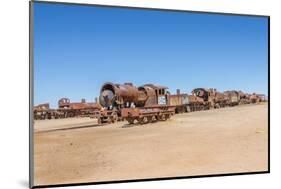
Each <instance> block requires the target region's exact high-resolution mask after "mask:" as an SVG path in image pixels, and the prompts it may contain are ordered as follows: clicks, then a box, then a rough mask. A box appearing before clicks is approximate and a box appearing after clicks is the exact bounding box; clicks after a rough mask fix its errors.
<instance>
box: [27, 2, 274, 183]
mask: <svg viewBox="0 0 281 189" xmlns="http://www.w3.org/2000/svg"><path fill="white" fill-rule="evenodd" d="M269 24H270V23H269V16H264V15H246V14H245V15H243V14H229V13H213V12H196V11H183V10H166V9H156V8H137V7H122V6H108V5H91V4H75V3H55V2H44V1H31V2H30V187H34V188H36V187H53V186H69V185H80V184H101V183H115V182H131V181H149V180H161V179H164V180H165V179H180V178H194V177H207V176H226V175H236V174H254V173H255V174H257V173H269V168H270V167H269V165H270V164H269V147H270V146H269V128H270V126H269V101H270V98H269V97H270V91H269V60H270V57H269V34H270V31H269Z"/></svg>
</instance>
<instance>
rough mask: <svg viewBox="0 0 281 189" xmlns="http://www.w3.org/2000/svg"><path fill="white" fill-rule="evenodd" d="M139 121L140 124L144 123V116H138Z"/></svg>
mask: <svg viewBox="0 0 281 189" xmlns="http://www.w3.org/2000/svg"><path fill="white" fill-rule="evenodd" d="M138 122H139V124H141V125H142V124H143V117H142V118H138Z"/></svg>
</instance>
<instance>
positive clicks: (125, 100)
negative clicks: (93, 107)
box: [96, 83, 175, 124]
mask: <svg viewBox="0 0 281 189" xmlns="http://www.w3.org/2000/svg"><path fill="white" fill-rule="evenodd" d="M99 102H100V104H101V106H102V107H103V108H102V110H101V111H100V112H99V115H98V114H97V115H96V117H97V118H98V120H99V123H108V122H115V121H117V120H118V118H122V119H126V120H127V121H128V122H129V123H130V124H132V123H134V122H135V121H137V122H139V123H141V124H143V123H149V122H153V121H158V120H166V119H168V118H170V117H171V116H172V115H173V114H174V112H175V108H174V107H173V106H170V105H169V92H168V91H167V87H164V86H157V85H153V84H146V85H143V86H140V87H135V86H134V85H133V84H132V83H125V84H113V83H105V84H104V85H103V86H102V88H101V91H100V97H99Z"/></svg>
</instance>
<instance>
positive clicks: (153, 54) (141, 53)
mask: <svg viewBox="0 0 281 189" xmlns="http://www.w3.org/2000/svg"><path fill="white" fill-rule="evenodd" d="M34 10H35V14H34V84H35V86H34V103H35V104H38V103H44V102H50V103H51V106H52V107H57V101H58V99H59V98H61V97H69V98H70V99H71V101H80V99H81V98H86V100H87V101H93V100H94V98H95V97H97V96H98V95H99V91H100V87H101V85H102V84H103V83H104V82H107V81H110V82H114V83H124V82H133V83H134V84H135V85H137V86H139V85H142V84H145V83H154V84H159V85H165V86H168V87H169V89H170V91H171V92H172V93H174V92H175V91H176V89H177V88H179V89H181V91H182V92H187V93H190V91H191V90H192V89H193V88H195V87H206V88H209V87H213V88H217V89H218V90H220V91H224V90H228V89H241V90H243V91H246V92H257V93H264V94H266V95H267V88H268V85H267V82H268V79H267V77H268V68H267V66H268V54H267V48H268V40H267V35H268V29H267V28H268V22H267V18H265V17H247V16H229V15H228V16H226V15H214V14H200V13H183V12H165V11H155V10H138V9H123V8H105V7H92V6H71V5H62V4H46V3H35V9H34Z"/></svg>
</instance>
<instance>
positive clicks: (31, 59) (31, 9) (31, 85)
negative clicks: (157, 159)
mask: <svg viewBox="0 0 281 189" xmlns="http://www.w3.org/2000/svg"><path fill="white" fill-rule="evenodd" d="M35 2H36V3H51V4H65V5H77V6H94V7H104V8H124V9H135V10H136V9H141V10H147V11H153V10H154V11H155V10H156V11H157V10H158V11H165V12H183V13H184V12H186V13H192V12H193V13H202V14H216V15H233V16H249V17H263V18H267V19H268V36H267V37H268V50H267V55H268V170H266V171H258V172H241V173H226V174H212V175H196V176H180V177H164V178H149V179H134V180H116V181H104V182H87V183H72V184H54V185H41V186H34V157H33V152H34V147H33V144H34V141H33V131H34V128H33V111H32V109H33V108H32V107H33V105H34V101H33V97H34V73H33V68H34V67H33V66H34V48H33V47H34V43H33V42H34V38H33V37H34V33H33V32H34V30H33V29H34V3H35ZM29 88H30V89H29V187H30V188H46V187H62V186H81V185H95V184H110V183H125V182H143V181H157V180H158V181H159V180H170V179H188V178H198V177H218V176H234V175H248V174H264V173H270V16H268V15H254V14H237V13H223V12H206V11H190V10H175V9H161V8H148V7H129V6H120V5H102V4H87V3H84V4H83V3H68V2H56V1H33V0H32V1H30V2H29Z"/></svg>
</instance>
